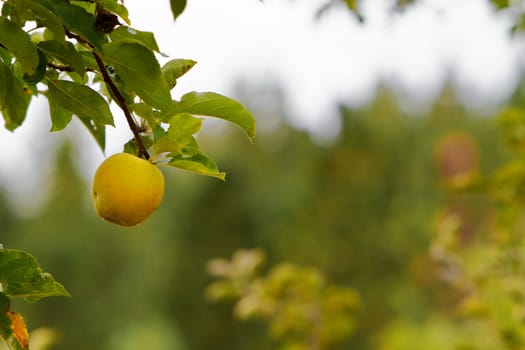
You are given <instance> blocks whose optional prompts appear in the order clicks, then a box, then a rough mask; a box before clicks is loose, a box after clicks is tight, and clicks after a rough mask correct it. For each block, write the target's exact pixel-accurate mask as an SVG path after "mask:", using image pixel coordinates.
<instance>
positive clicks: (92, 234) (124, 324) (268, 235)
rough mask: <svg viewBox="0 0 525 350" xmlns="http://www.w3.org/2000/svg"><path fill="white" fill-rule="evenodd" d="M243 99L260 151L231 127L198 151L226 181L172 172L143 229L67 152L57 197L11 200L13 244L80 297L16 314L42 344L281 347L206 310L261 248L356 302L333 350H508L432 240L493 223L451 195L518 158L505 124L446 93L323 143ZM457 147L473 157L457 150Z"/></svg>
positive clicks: (481, 200)
mask: <svg viewBox="0 0 525 350" xmlns="http://www.w3.org/2000/svg"><path fill="white" fill-rule="evenodd" d="M240 91H245V92H249V94H248V95H249V96H251V98H248V97H249V96H243V95H241V96H240V97H241V100H244V101H243V102H244V103H245V104H246V105H247V106H248V107H249V108H250V109H251V110H252V111H253V112H254V114H255V115H256V117H257V118H258V122H259V126H260V128H259V130H260V131H259V135H258V137H257V139H256V140H255V143H254V144H253V145H251V146H248V144H247V142H246V140H245V139H244V138H243V135H242V134H241V133H240V132H238V130H233V129H232V130H230V129H222V130H221V133H217V132H215V131H214V130H209V132H208V133H205V134H203V135H202V137H201V138H202V139H201V142H202V143H203V144H208V147H207V148H208V149H212V150H214V154H213V156H214V157H215V158H216V159H218V161H219V162H220V164H222V167H223V169H225V170H226V171H227V172H228V178H227V181H226V182H225V183H222V182H220V181H216V180H214V179H209V178H204V177H202V178H201V177H195V176H188V175H186V174H184V173H177V174H175V175H174V174H173V170H172V171H171V172H170V176H167V177H166V180H167V185H166V194H165V200H164V203H163V205H162V206H161V207H160V208H159V211H158V212H157V213H156V214H155V215H154V216H153V217H152V218H151V219H150V220H149V221H147V222H146V223H145V224H143V225H141V226H139V227H136V228H131V229H129V228H120V227H116V226H114V225H109V224H107V223H105V222H102V221H101V220H100V219H99V218H98V217H96V214H95V212H94V210H93V209H92V207H91V202H90V199H89V189H88V188H89V187H88V186H89V184H86V183H85V182H83V180H82V178H81V177H80V176H79V174H78V172H77V170H76V168H75V167H74V166H73V165H72V162H71V158H72V155H74V152H75V149H74V147H71V145H67V144H66V145H65V146H64V147H63V148H62V151H61V153H60V155H59V157H58V159H57V165H56V170H55V172H54V173H53V175H52V176H51V178H50V179H49V181H48V182H47V183H46V186H49V187H50V189H51V191H50V193H51V196H50V197H49V199H48V201H47V202H46V203H45V204H44V205H43V207H42V208H41V210H40V211H39V212H38V213H37V214H36V215H35V216H34V217H31V218H21V217H18V216H17V215H16V213H15V212H13V209H11V208H10V206H9V205H7V202H5V201H2V202H1V203H2V204H1V205H0V218H1V219H2V221H1V222H2V227H1V239H2V243H3V244H4V246H5V247H17V248H19V249H24V250H28V251H31V252H32V253H33V254H34V255H35V256H36V257H37V259H38V260H39V261H40V263H41V264H42V266H43V267H44V268H45V269H46V270H47V271H50V272H52V273H53V275H54V276H55V277H56V278H57V280H59V281H61V282H62V283H63V284H64V285H65V286H66V287H67V288H68V290H69V291H70V292H71V294H72V296H73V297H72V298H71V299H58V298H57V299H53V298H50V299H48V300H43V301H41V302H39V303H38V304H36V305H31V306H30V307H28V306H26V305H24V304H20V305H16V307H17V310H19V311H20V312H21V313H22V314H23V315H24V316H26V320H27V322H28V327H29V329H30V330H31V329H34V328H37V327H50V328H52V329H54V330H56V331H57V332H58V334H59V335H60V341H61V342H60V344H59V345H57V346H56V347H55V348H54V349H57V350H58V349H75V350H84V349H86V350H87V349H90V350H91V349H107V350H112V349H115V350H116V349H118V350H133V349H139V348H141V349H145V348H148V349H174V350H185V349H187V350H189V349H191V350H207V349H238V350H243V349H250V350H258V349H261V350H262V349H264V350H267V349H274V348H277V345H276V343H275V341H274V340H273V339H272V338H271V337H270V334H269V333H268V331H267V324H266V322H265V321H264V320H257V319H254V320H250V321H247V322H237V321H236V320H235V317H234V315H233V313H232V309H233V307H234V301H232V302H225V303H210V302H208V301H206V299H205V291H206V288H207V286H209V285H210V283H212V282H213V280H214V279H213V277H211V276H209V275H208V274H207V272H206V270H205V266H206V263H207V262H208V261H210V260H211V259H214V258H217V257H228V256H231V254H232V253H233V252H234V251H236V250H237V249H239V248H247V249H250V248H261V249H263V250H264V251H265V252H266V255H267V262H266V264H265V266H266V268H267V270H266V271H263V273H264V275H267V273H268V272H271V271H272V269H273V268H274V267H275V266H278V265H276V264H279V263H282V262H287V263H289V264H292V265H287V266H310V267H315V269H317V270H318V271H320V273H321V274H322V275H323V276H324V278H325V279H326V281H327V283H328V284H331V285H337V286H340V287H342V288H351V289H353V290H356V291H357V292H358V293H359V295H360V303H361V305H360V307H359V308H358V309H357V310H355V311H352V316H353V317H355V320H356V328H355V330H354V333H353V335H352V336H351V337H349V338H346V339H344V340H343V341H341V342H339V343H338V344H336V345H334V346H333V349H336V350H337V349H403V350H406V349H425V350H426V349H447V350H448V349H454V346H456V348H459V347H460V346H463V345H465V344H467V345H469V346H471V348H472V349H478V348H479V349H485V348H487V347H477V346H476V344H477V343H475V342H473V341H472V342H470V343H469V342H468V339H469V338H471V335H472V334H478V333H483V334H482V337H481V336H478V337H477V338H476V340H475V341H476V342H479V343H482V342H483V338H485V337H486V338H487V339H488V340H487V342H484V344H487V345H486V346H489V345H488V344H495V345H494V346H493V347H490V346H489V347H488V348H492V349H497V348H499V344H500V342H501V341H502V340H501V338H500V337H498V336H494V337H493V336H491V335H492V334H494V329H493V328H490V326H489V325H488V324H487V322H483V320H479V319H471V318H468V319H462V318H461V315H460V314H458V313H457V307H458V302H459V301H460V300H463V297H464V289H461V288H457V287H456V286H455V285H453V287H451V284H450V283H451V279H450V278H449V279H448V280H444V276H445V277H447V276H448V275H446V274H445V275H443V271H444V270H443V269H442V268H443V265H442V263H443V261H440V260H436V255H435V253H436V252H440V250H439V249H437V248H439V247H441V246H439V245H436V244H437V243H436V242H442V241H440V240H436V239H435V237H436V233H435V232H438V233H439V232H441V233H443V234H444V233H447V232H448V233H449V234H452V233H451V232H454V230H455V229H456V227H455V226H454V225H455V223H454V220H452V219H450V213H456V216H452V217H453V218H454V217H459V218H468V220H463V224H462V226H461V234H462V236H461V239H462V240H465V241H472V240H476V237H478V233H479V232H484V227H485V225H486V222H487V220H488V219H490V218H493V217H494V216H492V215H489V214H488V213H491V212H492V210H491V205H490V202H489V200H487V199H486V198H485V196H483V195H481V194H476V193H467V194H459V193H458V194H455V195H453V196H447V194H446V193H447V188H448V187H449V186H450V183H449V182H450V181H448V180H451V179H452V180H457V179H461V176H462V175H465V174H467V173H465V172H464V171H463V170H462V169H467V170H469V171H470V170H472V172H468V174H470V175H473V176H472V179H479V178H482V176H481V175H483V174H488V173H490V172H491V171H492V170H494V169H496V168H497V167H498V166H500V165H501V164H502V163H503V162H504V160H505V158H506V157H508V155H507V154H506V152H505V151H504V150H502V148H501V147H500V140H499V131H498V128H497V123H495V121H494V119H493V118H488V117H480V116H476V115H474V114H472V113H470V112H468V111H466V110H465V109H464V108H462V107H461V106H460V105H459V104H458V103H457V102H456V100H455V99H454V97H453V95H452V94H451V93H450V91H449V90H446V91H445V92H444V93H443V96H442V97H441V98H440V99H439V100H438V101H437V102H436V103H435V105H433V106H432V108H431V109H430V110H429V111H428V112H427V113H424V115H420V116H413V115H406V113H404V112H403V111H402V110H401V109H400V108H399V107H398V105H397V104H396V101H395V99H394V98H393V97H392V95H391V94H389V93H388V92H386V91H382V92H381V93H380V94H379V95H378V97H377V99H376V100H375V101H374V102H373V103H371V104H370V105H369V106H367V107H364V108H360V109H351V108H347V107H341V108H340V116H341V120H342V127H341V131H340V133H339V135H338V136H337V138H336V139H334V140H331V141H329V142H324V143H316V142H314V141H312V138H311V137H310V135H309V134H308V133H306V132H304V131H300V130H295V129H293V128H291V127H290V126H288V125H287V124H286V122H285V115H284V114H285V113H284V112H283V110H284V109H283V108H282V105H281V104H280V102H279V101H280V95H279V94H278V93H277V92H275V91H274V90H270V91H257V90H256V89H255V90H253V91H250V89H248V88H243V89H240ZM257 97H259V98H260V99H257ZM451 135H452V136H451ZM454 135H464V137H462V136H459V137H456V136H454ZM450 139H452V140H453V141H443V140H450ZM454 140H456V141H454ZM457 140H459V141H457ZM462 140H463V141H462ZM465 140H467V141H465ZM448 142H451V143H452V145H454V144H455V143H454V142H457V145H459V146H457V147H456V148H454V147H452V149H453V150H454V149H458V150H460V151H458V152H460V153H459V154H460V155H462V156H459V157H458V156H457V152H455V151H452V152H451V151H447V149H448V147H449V146H447V145H448ZM465 145H466V146H465ZM469 145H470V146H469ZM232 150H234V151H232ZM451 174H452V175H453V176H452V175H451ZM470 175H469V176H470ZM469 179H470V177H469ZM476 181H477V180H476ZM452 182H453V184H454V183H458V181H452ZM471 182H472V181H470V180H465V181H459V183H460V184H461V183H471ZM474 182H475V181H474ZM479 182H480V183H483V181H482V180H479ZM479 186H481V185H479ZM500 188H501V189H502V190H503V187H500ZM458 213H459V214H458ZM516 216H519V215H518V212H517V211H516ZM447 218H448V219H450V220H448V221H447ZM446 223H448V224H447V225H448V226H446V225H445V224H446ZM443 225H445V227H443ZM445 236H446V235H445ZM438 237H439V234H438ZM445 242H446V240H445ZM436 247H437V248H436ZM431 248H434V250H432V249H431ZM430 253H433V254H434V255H432V254H430ZM441 253H442V255H441V257H443V258H448V257H449V256H452V257H453V258H454V255H451V253H450V252H449V250H444V249H441ZM457 254H461V252H459V253H457ZM477 261H479V260H477ZM446 266H455V265H446ZM474 267H475V266H473V268H474ZM445 271H447V270H445ZM449 272H450V271H449ZM452 272H454V271H452ZM452 272H451V273H452ZM448 277H450V276H448ZM517 287H519V286H517ZM509 288H510V286H509ZM495 292H496V293H497V292H498V289H495ZM486 298H489V299H490V298H491V296H490V295H486ZM473 300H474V299H473ZM484 300H485V299H484ZM501 302H503V303H507V302H509V303H510V302H512V300H506V299H505V300H502V301H501ZM483 303H485V301H483ZM482 306H485V305H484V304H482ZM451 320H457V324H456V323H453V322H451ZM444 334H448V335H447V336H445V335H444ZM417 340H421V341H423V340H425V341H426V342H428V343H421V342H418V341H417ZM450 344H452V345H450ZM463 348H465V349H467V348H468V347H463ZM463 348H462V349H463Z"/></svg>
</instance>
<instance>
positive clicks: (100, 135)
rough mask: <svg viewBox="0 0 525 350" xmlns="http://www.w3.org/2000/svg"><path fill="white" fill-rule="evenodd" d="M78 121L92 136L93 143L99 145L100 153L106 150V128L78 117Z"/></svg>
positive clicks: (91, 120)
mask: <svg viewBox="0 0 525 350" xmlns="http://www.w3.org/2000/svg"><path fill="white" fill-rule="evenodd" d="M77 117H78V119H80V121H81V122H82V124H84V126H85V127H86V128H87V129H88V131H89V133H90V134H91V135H93V137H94V138H95V141H97V144H98V145H99V147H100V149H101V150H102V152H104V150H105V149H106V126H105V125H104V124H100V123H96V122H95V121H93V119H90V118H86V117H81V116H78V115H77Z"/></svg>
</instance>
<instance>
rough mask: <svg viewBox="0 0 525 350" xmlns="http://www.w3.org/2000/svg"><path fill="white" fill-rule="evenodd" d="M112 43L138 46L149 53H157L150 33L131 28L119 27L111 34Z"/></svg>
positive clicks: (156, 47) (153, 37) (153, 38)
mask: <svg viewBox="0 0 525 350" xmlns="http://www.w3.org/2000/svg"><path fill="white" fill-rule="evenodd" d="M110 37H111V41H112V42H120V43H135V44H140V45H142V46H144V47H146V48H147V49H149V50H151V51H157V52H159V46H158V45H157V41H156V40H155V36H154V35H153V33H152V32H143V31H140V30H137V29H133V28H131V27H126V26H121V27H119V28H117V29H115V30H114V31H113V32H112V33H111V34H110Z"/></svg>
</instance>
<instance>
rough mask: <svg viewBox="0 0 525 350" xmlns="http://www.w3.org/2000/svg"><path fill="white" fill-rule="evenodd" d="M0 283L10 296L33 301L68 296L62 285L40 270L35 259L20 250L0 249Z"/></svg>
mask: <svg viewBox="0 0 525 350" xmlns="http://www.w3.org/2000/svg"><path fill="white" fill-rule="evenodd" d="M0 283H1V284H2V288H3V293H4V294H5V295H6V296H8V297H10V298H24V299H25V300H26V301H28V302H35V301H37V300H39V299H41V298H45V297H51V296H70V294H69V293H68V292H67V291H66V289H65V288H64V286H62V285H61V284H60V283H58V282H56V281H55V280H54V278H53V277H52V276H51V275H50V274H48V273H45V272H44V271H42V268H41V267H40V266H39V265H38V262H37V261H36V259H35V258H34V257H33V256H32V255H30V254H29V253H26V252H24V251H21V250H15V249H5V248H2V249H0Z"/></svg>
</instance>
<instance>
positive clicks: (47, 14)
mask: <svg viewBox="0 0 525 350" xmlns="http://www.w3.org/2000/svg"><path fill="white" fill-rule="evenodd" d="M22 3H23V6H24V7H25V8H27V9H28V10H30V11H31V12H32V13H33V16H34V18H35V21H36V22H37V24H38V25H39V26H44V27H47V28H49V30H50V31H51V32H52V33H53V36H54V38H55V39H56V40H65V35H66V32H65V30H64V26H63V25H62V22H61V21H60V19H59V18H58V17H57V16H56V15H55V14H54V13H53V12H51V11H50V10H48V9H47V8H46V7H44V6H42V5H40V4H37V3H35V2H33V1H30V0H24V1H23V2H22Z"/></svg>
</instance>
